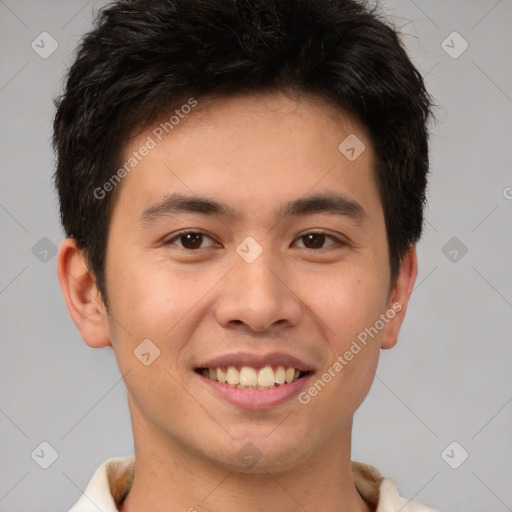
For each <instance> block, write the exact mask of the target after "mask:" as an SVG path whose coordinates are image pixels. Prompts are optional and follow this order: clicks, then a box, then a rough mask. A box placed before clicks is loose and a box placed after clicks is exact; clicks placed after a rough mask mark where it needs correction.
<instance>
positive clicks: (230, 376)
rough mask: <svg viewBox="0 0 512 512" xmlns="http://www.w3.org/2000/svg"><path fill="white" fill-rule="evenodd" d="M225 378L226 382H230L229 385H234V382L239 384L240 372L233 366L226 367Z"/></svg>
mask: <svg viewBox="0 0 512 512" xmlns="http://www.w3.org/2000/svg"><path fill="white" fill-rule="evenodd" d="M226 380H227V383H228V384H230V385H231V386H234V385H235V384H240V372H239V371H238V370H237V369H236V368H235V367H234V366H230V367H228V371H227V373H226Z"/></svg>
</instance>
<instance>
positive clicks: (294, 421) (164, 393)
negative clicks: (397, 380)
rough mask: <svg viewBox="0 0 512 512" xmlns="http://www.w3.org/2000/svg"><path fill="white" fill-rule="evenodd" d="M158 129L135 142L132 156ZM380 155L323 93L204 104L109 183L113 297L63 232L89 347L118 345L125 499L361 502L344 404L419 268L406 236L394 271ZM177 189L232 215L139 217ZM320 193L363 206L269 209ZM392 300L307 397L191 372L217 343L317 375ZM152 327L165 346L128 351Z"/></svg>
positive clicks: (147, 503)
mask: <svg viewBox="0 0 512 512" xmlns="http://www.w3.org/2000/svg"><path fill="white" fill-rule="evenodd" d="M150 134H151V130H147V131H144V132H143V133H141V134H140V135H138V136H137V137H135V138H133V139H132V140H131V141H130V142H129V143H128V144H127V146H126V151H125V156H128V155H129V154H130V153H131V152H132V151H135V150H137V149H138V148H140V146H141V145H142V144H144V141H145V140H146V139H147V136H148V135H150ZM349 134H356V135H357V137H358V138H359V139H360V140H361V141H363V142H364V144H365V146H366V149H365V151H363V153H362V154H361V155H360V156H359V157H358V158H357V159H356V160H355V161H353V162H351V161H349V160H348V159H347V158H346V157H345V156H344V155H343V154H342V153H341V152H340V151H339V150H338V145H339V144H340V142H341V141H343V140H344V139H345V138H346V137H347V135H349ZM372 157H373V150H372V146H371V142H370V140H369V138H368V136H367V134H366V132H365V130H364V129H363V128H362V127H361V126H360V125H359V123H358V122H357V121H356V120H354V119H353V118H351V117H350V116H348V115H347V114H346V113H343V112H341V111H339V110H337V109H335V108H334V107H333V106H332V105H329V104H327V103H326V102H324V101H323V100H321V99H319V98H314V97H300V98H292V97H290V96H289V95H285V94H283V93H272V94H265V95H256V96H241V97H232V98H229V99H227V100H223V101H207V100H204V101H202V102H199V105H198V107H196V109H194V110H193V112H192V113H191V114H189V115H188V116H187V117H186V119H184V120H182V121H181V122H180V124H179V126H177V127H176V128H175V129H174V130H173V132H172V134H171V135H169V136H167V137H166V138H165V139H164V140H163V141H162V142H159V143H158V145H157V146H156V147H155V148H154V149H152V150H151V151H150V153H149V154H148V155H147V156H146V157H145V158H144V159H143V160H142V161H141V162H140V163H139V164H138V165H137V167H136V168H135V169H134V170H133V171H132V172H131V173H130V174H129V175H127V176H126V177H125V178H124V180H123V182H122V184H121V185H119V186H120V189H119V190H117V191H116V194H117V197H116V203H115V207H114V210H113V215H112V218H111V225H110V233H109V240H108V252H107V258H106V289H107V294H108V304H109V307H108V311H107V310H106V309H105V307H104V306H103V304H102V302H101V297H100V294H99V292H98V290H97V288H96V285H95V280H94V276H93V275H91V273H90V272H89V271H88V270H87V266H86V263H85V259H84V256H83V254H82V253H81V251H79V250H78V249H77V248H76V245H75V243H74V241H73V240H72V239H66V240H65V241H64V242H63V243H62V245H61V247H60V250H59V256H58V274H59V280H60V283H61V286H62V289H63V293H64V296H65V299H66V303H67V305H68V308H69V311H70V314H71V316H72V318H73V320H74V321H75V323H76V325H77V327H78V329H79V330H80V333H81V335H82V337H83V339H84V341H85V342H86V343H87V344H88V345H90V346H91V347H98V348H99V347H105V346H109V345H110V346H112V348H113V350H114V353H115V356H116V358H117V362H118V365H119V369H120V371H121V373H122V374H123V376H124V381H125V384H126V387H127V391H128V402H129V407H130V413H131V419H132V426H133V431H134V439H135V454H136V468H135V474H136V476H135V480H134V483H133V486H132V489H131V491H130V493H129V495H128V497H127V499H126V500H125V502H124V504H123V506H122V510H123V512H135V511H141V510H153V511H154V512H160V511H162V512H163V511H166V512H169V511H178V510H179V511H183V510H188V509H190V508H191V507H195V508H196V509H197V510H200V511H216V510H222V511H223V512H229V511H231V510H239V509H240V504H243V506H244V510H249V511H260V510H280V511H292V510H293V511H295V510H298V509H301V507H304V508H305V509H306V510H308V511H310V512H312V511H322V512H330V511H338V510H351V511H358V512H362V511H366V512H367V511H368V510H370V508H369V507H368V505H367V504H365V502H364V501H363V500H362V499H361V497H360V495H359V494H358V492H357V490H356V488H355V486H354V482H353V478H352V473H351V467H350V460H351V457H350V442H351V429H352V418H353V415H354V412H355V411H356V409H357V408H358V407H359V405H360V404H361V402H362V401H363V399H364V397H365V396H366V394H367V393H368V391H369V389H370V386H371V383H372V380H373V376H374V372H375V371H376V367H377V362H378V357H379V353H380V349H382V348H383V349H387V348H391V347H392V346H394V344H395V343H396V341H397V337H398V332H399V329H400V326H401V323H402V321H403V318H404V315H405V311H406V307H407V302H408V299H409V296H410V294H411V291H412V288H413V285H414V281H415V279H416V275H417V260H416V252H415V248H414V247H411V248H410V250H409V252H408V253H407V254H406V255H405V257H404V258H403V261H402V266H401V271H400V275H399V277H398V279H397V280H396V282H395V283H391V282H390V276H389V262H388V256H387V254H388V247H387V238H386V231H385V225H384V216H383V210H382V205H381V202H380V199H379V195H378V190H377V185H376V181H375V176H374V173H373V170H372ZM174 192H179V193H183V194H192V195H199V196H207V197H209V198H213V199H215V200H217V201H220V202H222V203H226V204H227V205H229V206H230V207H232V208H233V209H234V210H236V212H237V214H238V216H237V217H236V218H230V217H216V216H210V215H202V214H199V213H180V214H179V215H178V214H176V215H163V216H161V217H159V218H157V219H154V220H153V221H152V222H151V223H146V224H143V223H141V222H140V217H141V214H142V213H143V212H144V210H145V209H147V208H148V207H150V206H151V205H154V204H156V203H159V202H160V201H162V199H163V198H164V197H165V196H166V195H168V194H171V193H174ZM322 192H336V193H339V194H343V195H344V196H346V197H348V198H350V199H351V200H353V201H356V202H357V203H359V204H360V205H361V206H362V208H363V209H364V212H365V218H364V219H359V220H358V219H354V218H351V217H348V216H340V215H333V214H330V213H325V212H324V213H322V212H319V213H315V214H312V215H305V216H295V217H287V218H279V217H278V216H276V210H277V208H278V207H280V206H281V205H282V204H283V203H285V202H287V201H292V200H295V199H299V198H302V197H304V196H306V195H311V194H313V193H322ZM183 230H190V231H193V232H197V231H199V232H202V233H204V234H205V235H206V236H205V237H203V238H202V240H200V241H199V242H198V243H196V245H195V246H198V245H199V248H198V249H189V250H188V251H187V250H185V249H184V248H183V247H191V243H190V241H189V243H188V245H187V240H188V239H186V238H185V239H184V238H183V237H181V238H179V237H178V238H174V239H173V236H174V235H175V234H176V233H178V232H180V231H183ZM318 232H323V233H326V234H327V235H329V236H328V237H326V238H325V239H324V240H323V242H322V240H320V241H319V242H316V245H315V242H313V243H311V242H309V244H308V240H307V239H305V238H304V237H303V235H304V234H305V233H318ZM247 236H251V237H253V238H254V239H255V240H256V241H257V242H258V243H259V244H260V246H261V247H262V248H263V252H262V254H261V255H260V256H259V257H258V258H257V259H256V260H255V261H254V262H253V263H250V264H248V263H246V262H245V261H244V260H243V259H242V258H241V257H240V256H239V255H238V254H237V252H236V248H237V246H238V245H239V244H240V243H241V242H242V241H243V240H244V239H245V238H246V237H247ZM330 236H332V237H334V238H330ZM171 239H172V240H171ZM166 241H167V242H168V243H166V244H165V243H163V242H166ZM337 241H339V242H344V243H337ZM192 245H193V244H192ZM194 251H195V252H194ZM394 303H399V304H400V305H401V306H402V309H401V311H400V312H399V313H398V314H396V316H395V317H394V318H393V319H392V320H390V321H389V322H388V323H386V324H385V327H384V328H383V329H382V330H381V331H380V332H379V334H378V335H377V336H375V337H374V338H373V339H371V341H369V343H368V344H367V345H366V346H365V347H364V348H363V349H362V350H361V351H360V352H359V353H358V354H357V355H355V356H354V358H353V359H352V360H351V361H350V362H349V363H348V364H347V365H346V366H344V368H343V370H342V371H341V372H339V373H338V374H336V377H335V378H333V379H332V380H331V382H329V383H328V385H326V386H325V388H324V389H322V390H321V392H319V393H318V394H317V396H315V397H314V398H312V399H311V401H310V403H308V404H307V405H303V404H301V403H300V402H299V401H298V400H297V399H296V398H294V399H292V400H289V401H287V402H285V403H284V404H281V405H279V406H276V407H272V408H269V409H265V410H250V409H243V408H240V407H237V406H234V405H232V404H230V403H228V402H226V401H225V400H224V399H222V398H220V397H219V396H218V395H216V394H214V393H213V392H212V391H211V390H210V389H209V387H208V386H207V385H205V383H204V382H203V380H202V378H200V377H198V375H197V374H196V373H195V372H194V369H195V368H196V367H197V366H198V365H199V364H200V363H201V362H204V361H205V360H206V359H211V358H213V357H217V356H220V355H223V354H228V353H236V352H239V351H244V352H251V353H264V354H267V353H269V352H272V351H279V352H286V353H289V354H292V355H294V356H295V357H298V358H299V359H301V360H303V361H306V362H307V363H308V364H310V365H311V366H312V367H313V368H314V369H315V379H314V380H316V378H318V377H319V376H321V375H322V373H323V372H325V371H326V370H327V369H328V368H329V367H331V366H332V365H333V363H334V362H335V361H336V359H337V357H338V356H339V355H342V354H344V353H345V352H346V351H347V350H348V348H349V347H350V344H351V342H352V341H353V340H354V339H356V336H357V335H358V334H359V333H360V332H362V331H364V329H365V328H367V327H370V326H373V325H374V324H375V322H376V320H377V319H378V318H379V315H380V314H383V313H385V312H386V310H388V309H390V308H391V307H392V305H393V304H394ZM147 338H149V339H151V340H152V342H153V343H154V344H155V345H156V346H157V347H158V348H159V350H160V356H159V357H158V358H157V359H156V360H155V361H154V362H153V363H152V364H150V365H149V366H145V365H144V364H142V363H141V362H140V361H139V359H137V358H136V357H134V355H133V351H134V350H135V349H136V348H137V346H138V345H139V344H140V343H141V341H142V340H144V339H147ZM249 442H250V443H252V444H253V445H255V446H256V447H257V449H258V450H259V453H260V454H261V456H260V458H259V460H258V461H257V463H256V464H255V465H253V466H251V467H247V465H245V464H244V463H243V462H242V461H241V460H240V459H239V458H238V457H237V453H238V451H239V450H240V449H242V448H243V447H244V446H245V445H246V443H249Z"/></svg>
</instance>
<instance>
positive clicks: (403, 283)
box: [381, 245, 418, 349]
mask: <svg viewBox="0 0 512 512" xmlns="http://www.w3.org/2000/svg"><path fill="white" fill-rule="evenodd" d="M417 275H418V258H417V255H416V246H415V245H411V246H410V248H409V250H408V251H407V253H406V254H405V255H404V257H403V259H402V263H401V265H400V273H399V274H398V277H397V279H396V282H395V284H394V286H393V287H392V288H391V290H390V293H389V295H390V299H389V302H388V305H387V308H386V311H388V312H389V313H387V316H388V315H389V316H388V318H391V314H392V312H394V313H395V315H394V316H393V317H392V318H391V319H390V320H389V322H388V323H387V324H386V329H385V330H384V334H383V337H382V343H381V348H383V349H387V348H393V347H394V346H395V345H396V342H397V341H398V333H399V332H400V327H401V326H402V322H403V321H404V318H405V312H406V310H407V304H408V302H409V298H410V296H411V293H412V290H413V287H414V283H415V281H416V276H417Z"/></svg>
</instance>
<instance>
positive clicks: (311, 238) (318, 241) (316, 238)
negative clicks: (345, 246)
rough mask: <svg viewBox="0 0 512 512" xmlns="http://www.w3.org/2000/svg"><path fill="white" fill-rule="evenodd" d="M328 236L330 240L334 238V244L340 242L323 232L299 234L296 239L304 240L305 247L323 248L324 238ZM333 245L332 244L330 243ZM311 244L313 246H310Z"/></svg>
mask: <svg viewBox="0 0 512 512" xmlns="http://www.w3.org/2000/svg"><path fill="white" fill-rule="evenodd" d="M328 238H330V239H331V240H334V242H335V244H336V243H337V244H341V242H340V241H339V240H338V239H336V238H334V237H333V236H331V235H327V234H325V233H307V234H305V235H301V236H299V237H298V238H297V240H303V241H305V244H304V245H305V247H304V248H306V249H325V247H321V246H323V244H324V242H325V240H326V239H328ZM331 245H333V244H331ZM311 246H313V247H311ZM318 246H320V247H318ZM301 249H302V247H301Z"/></svg>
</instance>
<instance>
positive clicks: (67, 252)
mask: <svg viewBox="0 0 512 512" xmlns="http://www.w3.org/2000/svg"><path fill="white" fill-rule="evenodd" d="M57 275H58V278H59V283H60V287H61V289H62V293H63V295H64V299H65V301H66V305H67V308H68V311H69V314H70V315H71V318H72V319H73V322H75V325H76V326H77V328H78V330H79V331H80V334H81V335H82V338H83V340H84V341H85V343H87V345H89V346H90V347H93V348H100V347H106V346H108V345H111V342H110V335H109V329H108V315H107V311H106V309H105V306H104V304H103V302H102V299H101V294H100V292H99V290H98V288H97V286H96V279H95V278H94V275H93V274H92V273H91V272H90V270H89V269H88V267H87V264H86V260H85V256H84V253H83V251H82V250H80V249H78V247H77V245H76V241H75V240H74V239H73V238H66V239H65V240H64V241H63V242H62V243H61V245H60V248H59V253H58V256H57Z"/></svg>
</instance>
